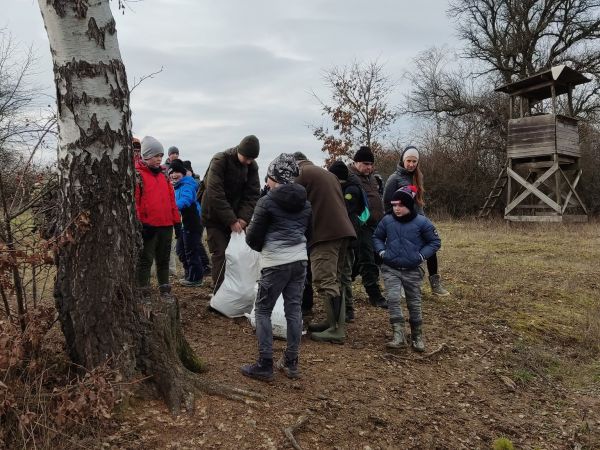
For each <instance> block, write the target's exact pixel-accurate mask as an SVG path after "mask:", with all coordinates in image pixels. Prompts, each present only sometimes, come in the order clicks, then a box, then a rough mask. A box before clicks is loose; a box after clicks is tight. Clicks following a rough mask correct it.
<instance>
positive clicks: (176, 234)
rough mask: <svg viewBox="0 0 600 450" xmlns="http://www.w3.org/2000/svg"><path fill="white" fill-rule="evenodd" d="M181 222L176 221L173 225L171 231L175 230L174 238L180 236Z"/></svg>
mask: <svg viewBox="0 0 600 450" xmlns="http://www.w3.org/2000/svg"><path fill="white" fill-rule="evenodd" d="M181 230H182V227H181V223H176V224H175V225H173V231H175V239H179V236H181Z"/></svg>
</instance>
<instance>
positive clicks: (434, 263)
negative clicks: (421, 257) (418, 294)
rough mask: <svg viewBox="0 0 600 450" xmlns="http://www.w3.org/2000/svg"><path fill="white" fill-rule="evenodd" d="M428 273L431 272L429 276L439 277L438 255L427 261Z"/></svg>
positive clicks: (435, 254)
mask: <svg viewBox="0 0 600 450" xmlns="http://www.w3.org/2000/svg"><path fill="white" fill-rule="evenodd" d="M427 272H429V276H432V275H437V273H438V260H437V253H434V254H433V256H431V257H430V258H429V259H428V260H427Z"/></svg>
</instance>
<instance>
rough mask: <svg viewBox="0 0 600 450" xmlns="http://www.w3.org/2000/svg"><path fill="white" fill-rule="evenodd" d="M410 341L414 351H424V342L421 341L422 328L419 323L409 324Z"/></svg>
mask: <svg viewBox="0 0 600 450" xmlns="http://www.w3.org/2000/svg"><path fill="white" fill-rule="evenodd" d="M410 343H411V346H412V348H413V350H414V351H415V352H419V353H422V352H424V351H425V343H424V342H423V329H422V326H421V324H418V325H413V324H412V323H411V324H410Z"/></svg>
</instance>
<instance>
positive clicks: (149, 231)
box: [142, 223, 156, 241]
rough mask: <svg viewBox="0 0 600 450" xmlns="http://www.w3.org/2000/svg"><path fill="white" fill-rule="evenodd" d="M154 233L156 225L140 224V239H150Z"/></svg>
mask: <svg viewBox="0 0 600 450" xmlns="http://www.w3.org/2000/svg"><path fill="white" fill-rule="evenodd" d="M154 233H156V227H153V226H152V225H148V224H147V223H143V224H142V239H144V240H145V241H147V240H148V239H152V236H154Z"/></svg>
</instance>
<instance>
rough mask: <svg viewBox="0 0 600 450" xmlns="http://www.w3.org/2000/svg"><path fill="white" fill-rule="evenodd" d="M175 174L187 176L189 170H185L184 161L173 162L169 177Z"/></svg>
mask: <svg viewBox="0 0 600 450" xmlns="http://www.w3.org/2000/svg"><path fill="white" fill-rule="evenodd" d="M173 172H179V173H182V174H183V176H184V177H185V176H186V175H187V169H186V168H185V165H184V164H183V161H182V160H180V159H174V160H173V161H171V164H170V165H169V175H170V174H172V173H173Z"/></svg>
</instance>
